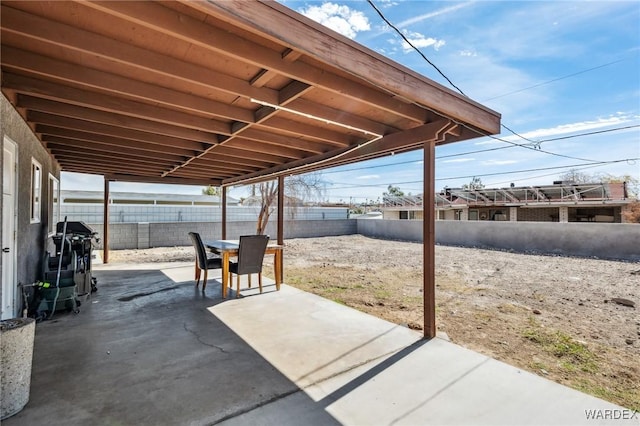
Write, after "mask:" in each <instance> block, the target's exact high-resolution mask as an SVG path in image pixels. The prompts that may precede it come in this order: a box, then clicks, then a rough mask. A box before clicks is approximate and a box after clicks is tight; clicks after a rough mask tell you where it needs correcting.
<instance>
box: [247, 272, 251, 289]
mask: <svg viewBox="0 0 640 426" xmlns="http://www.w3.org/2000/svg"><path fill="white" fill-rule="evenodd" d="M247 277H248V278H247V279H248V280H249V288H251V274H247Z"/></svg>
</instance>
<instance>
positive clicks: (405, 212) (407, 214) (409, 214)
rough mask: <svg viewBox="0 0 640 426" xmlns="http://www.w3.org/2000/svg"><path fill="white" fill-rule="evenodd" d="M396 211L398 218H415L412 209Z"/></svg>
mask: <svg viewBox="0 0 640 426" xmlns="http://www.w3.org/2000/svg"><path fill="white" fill-rule="evenodd" d="M398 213H399V215H400V219H411V220H414V219H415V218H416V212H415V211H414V210H400V211H399V212H398Z"/></svg>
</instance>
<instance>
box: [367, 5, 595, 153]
mask: <svg viewBox="0 0 640 426" xmlns="http://www.w3.org/2000/svg"><path fill="white" fill-rule="evenodd" d="M367 3H369V5H370V6H371V7H372V8H373V9H374V10H375V11H376V12H377V13H378V15H379V16H380V18H381V19H382V20H383V21H384V22H385V23H386V24H387V25H388V26H389V27H391V28H392V29H393V30H394V31H395V32H396V33H398V35H399V36H400V37H402V39H403V40H404V41H405V42H406V43H407V44H408V45H409V46H411V48H412V49H413V50H414V51H415V52H417V53H418V54H419V55H420V56H421V57H422V58H423V59H424V60H425V61H426V62H427V63H428V64H429V65H431V66H432V67H433V68H434V69H435V70H436V71H437V72H438V73H439V74H440V75H441V76H442V77H443V78H444V79H445V80H447V81H448V82H449V84H450V85H451V86H452V87H454V88H455V89H456V90H457V91H458V92H459V93H460V94H461V95H463V96H464V97H466V98H469V96H467V94H466V93H464V92H463V91H462V89H460V88H459V87H458V86H456V85H455V84H454V83H453V81H451V79H450V78H449V77H447V76H446V75H445V74H444V73H443V72H442V71H441V70H440V68H438V67H437V66H436V65H435V64H434V63H433V62H431V61H430V60H429V58H427V56H426V55H425V54H424V53H422V51H421V50H420V49H418V48H417V47H416V46H414V45H413V43H411V41H409V39H408V38H407V37H406V36H405V35H404V33H403V32H402V31H400V29H399V28H398V27H396V26H395V25H394V24H392V23H391V21H389V20H388V19H387V18H386V17H385V16H384V14H383V13H382V11H380V9H378V7H377V6H376V5H375V4H374V3H373V1H372V0H367ZM458 124H461V125H463V126H464V127H467V128H469V129H470V130H474V131H476V132H477V129H472V128H470V127H469V126H467V125H466V124H464V123H458ZM500 126H501V127H503V128H505V129H506V130H508V131H509V132H511V133H513V135H515V136H517V137H519V138H521V139H523V140H525V141H527V142H529V143H532V144H533V147H531V146H527V145H524V144H516V143H515V142H511V141H506V140H504V139H501V138H498V137H496V136H493V135H489V134H486V136H488V137H490V138H492V139H496V140H499V141H502V142H505V143H508V144H513V145H515V146H520V147H522V148H525V149H531V150H535V151H539V152H542V153H545V154H548V155H553V156H556V157H563V158H568V159H572V160H580V161H588V162H592V163H597V161H596V160H590V159H586V158H580V157H573V156H569V155H562V154H556V153H554V152H550V151H545V150H543V149H541V148H540V143H539V142H538V141H533V140H531V139H527V138H525V137H524V136H522V135H520V134H519V133H517V132H515V131H513V130H511V128H509V127H507V126H506V125H505V124H503V123H500Z"/></svg>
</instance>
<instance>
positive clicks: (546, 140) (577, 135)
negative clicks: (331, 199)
mask: <svg viewBox="0 0 640 426" xmlns="http://www.w3.org/2000/svg"><path fill="white" fill-rule="evenodd" d="M637 127H640V124H636V125H632V126H624V127H615V128H613V129H606V130H596V131H593V132H585V133H579V134H575V135H569V136H561V137H557V138H550V139H543V140H541V141H540V143H544V142H552V141H557V140H564V139H573V138H578V137H582V136H592V135H596V134H602V133H609V132H616V131H619V130H628V129H634V128H637ZM503 142H504V141H503ZM518 146H520V145H518V144H512V145H509V146H499V147H495V148H485V149H478V150H476V151H466V152H460V153H457V154H447V155H439V156H437V157H436V160H441V159H443V158H452V157H462V156H465V155H469V154H478V153H482V152H491V151H499V150H502V149H509V148H516V147H518ZM418 161H420V160H408V161H398V162H395V163H386V164H376V165H374V166H362V167H352V168H350V169H344V170H329V171H323V172H322V174H332V173H344V172H351V171H356V170H369V169H377V168H381V167H390V166H398V165H402V164H411V163H416V162H418Z"/></svg>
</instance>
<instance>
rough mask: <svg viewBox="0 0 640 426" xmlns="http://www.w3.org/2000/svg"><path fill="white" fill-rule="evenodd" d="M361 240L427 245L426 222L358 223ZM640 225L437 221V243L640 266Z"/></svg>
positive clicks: (379, 221) (373, 221) (365, 221)
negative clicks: (423, 229)
mask: <svg viewBox="0 0 640 426" xmlns="http://www.w3.org/2000/svg"><path fill="white" fill-rule="evenodd" d="M358 234H362V235H367V236H371V237H376V238H382V239H400V240H407V241H422V222H421V221H401V220H389V221H386V220H363V219H359V220H358ZM638 241H640V225H638V224H625V223H557V222H492V221H472V222H470V221H437V222H436V242H437V243H438V244H444V245H455V246H463V247H478V248H490V249H503V250H514V251H516V252H522V253H526V252H537V253H545V254H558V255H564V256H580V257H598V258H600V259H612V260H629V261H640V248H639V247H640V246H639V244H638Z"/></svg>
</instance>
